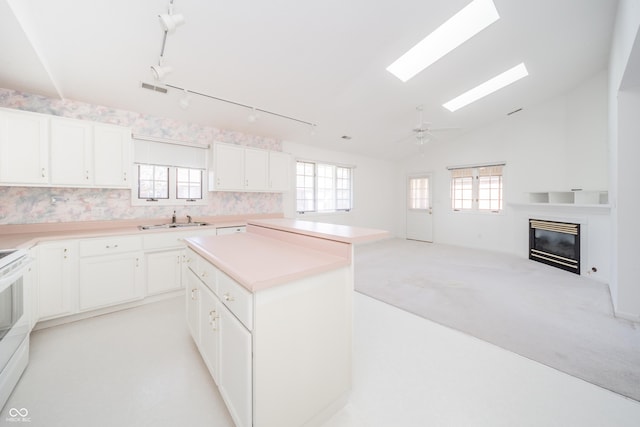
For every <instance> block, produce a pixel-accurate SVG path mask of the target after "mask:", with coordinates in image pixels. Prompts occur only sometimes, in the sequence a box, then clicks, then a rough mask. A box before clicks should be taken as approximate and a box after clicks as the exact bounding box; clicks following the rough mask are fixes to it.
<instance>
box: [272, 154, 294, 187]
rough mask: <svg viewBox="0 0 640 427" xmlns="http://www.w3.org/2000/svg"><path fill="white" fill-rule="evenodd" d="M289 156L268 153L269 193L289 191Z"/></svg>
mask: <svg viewBox="0 0 640 427" xmlns="http://www.w3.org/2000/svg"><path fill="white" fill-rule="evenodd" d="M290 175H291V155H290V154H288V153H282V152H280V151H269V191H273V192H283V191H289V190H290V185H291V184H290V178H289V176H290Z"/></svg>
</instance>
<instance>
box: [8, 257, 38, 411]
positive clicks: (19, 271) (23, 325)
mask: <svg viewBox="0 0 640 427" xmlns="http://www.w3.org/2000/svg"><path fill="white" fill-rule="evenodd" d="M30 262H31V260H30V259H29V257H27V252H26V251H24V250H0V409H2V407H3V406H4V404H5V403H6V401H7V399H8V398H9V395H10V394H11V392H12V391H13V388H14V387H15V385H16V383H17V382H18V380H19V379H20V375H22V372H23V371H24V369H25V367H26V366H27V363H28V361H29V316H28V307H29V306H28V304H27V295H28V290H27V289H25V282H24V279H23V276H24V273H25V271H26V270H27V268H28V266H29V264H30Z"/></svg>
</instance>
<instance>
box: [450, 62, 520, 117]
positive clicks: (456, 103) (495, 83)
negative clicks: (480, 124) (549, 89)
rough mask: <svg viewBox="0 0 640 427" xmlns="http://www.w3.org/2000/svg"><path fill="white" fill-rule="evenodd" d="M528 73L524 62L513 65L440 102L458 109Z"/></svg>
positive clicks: (451, 108) (451, 109) (453, 109)
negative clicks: (454, 96) (444, 101)
mask: <svg viewBox="0 0 640 427" xmlns="http://www.w3.org/2000/svg"><path fill="white" fill-rule="evenodd" d="M528 75H529V73H528V72H527V67H525V66H524V63H521V64H518V65H516V66H515V67H513V68H511V69H509V70H507V71H505V72H504V73H502V74H499V75H497V76H495V77H494V78H492V79H490V80H487V81H486V82H484V83H482V84H481V85H479V86H476V87H474V88H473V89H471V90H468V91H467V92H465V93H463V94H462V95H460V96H458V97H456V98H454V99H452V100H451V101H449V102H447V103H445V104H442V106H443V107H444V108H446V109H447V110H449V111H452V112H453V111H456V110H459V109H460V108H462V107H464V106H465V105H469V104H471V103H472V102H474V101H477V100H478V99H480V98H484V97H485V96H487V95H489V94H491V93H493V92H495V91H497V90H499V89H502V88H503V87H505V86H508V85H510V84H511V83H513V82H515V81H518V80H520V79H521V78H523V77H526V76H528Z"/></svg>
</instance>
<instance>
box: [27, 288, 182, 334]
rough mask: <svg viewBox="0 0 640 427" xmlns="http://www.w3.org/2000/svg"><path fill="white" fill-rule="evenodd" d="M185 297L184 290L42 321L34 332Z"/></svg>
mask: <svg viewBox="0 0 640 427" xmlns="http://www.w3.org/2000/svg"><path fill="white" fill-rule="evenodd" d="M182 295H184V288H182V289H179V290H176V291H171V292H166V293H163V294H159V295H153V296H149V297H146V298H143V299H140V300H137V301H131V302H127V303H124V304H118V305H113V306H110V307H104V308H99V309H97V310H91V311H85V312H82V313H77V314H71V315H69V316H64V317H57V318H55V319H49V320H42V321H40V322H38V323H36V325H35V326H34V328H33V330H34V331H37V330H39V329H46V328H51V327H52V326H58V325H64V324H65V323H71V322H77V321H78V320H84V319H89V318H91V317H96V316H102V315H103V314H109V313H113V312H116V311H120V310H126V309H129V308H134V307H139V306H141V305H145V304H151V303H154V302H157V301H162V300H165V299H169V298H176V297H179V296H182Z"/></svg>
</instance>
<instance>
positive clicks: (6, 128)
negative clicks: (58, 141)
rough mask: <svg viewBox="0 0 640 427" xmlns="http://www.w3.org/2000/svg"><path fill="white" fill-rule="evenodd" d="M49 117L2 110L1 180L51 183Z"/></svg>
mask: <svg viewBox="0 0 640 427" xmlns="http://www.w3.org/2000/svg"><path fill="white" fill-rule="evenodd" d="M48 147H49V119H48V118H47V117H46V116H43V115H40V114H35V113H27V112H21V111H15V112H13V111H10V110H4V109H3V110H1V111H0V182H1V183H3V184H26V185H34V184H40V185H42V184H48V182H49V166H48V164H49V150H48Z"/></svg>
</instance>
